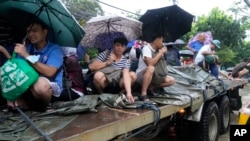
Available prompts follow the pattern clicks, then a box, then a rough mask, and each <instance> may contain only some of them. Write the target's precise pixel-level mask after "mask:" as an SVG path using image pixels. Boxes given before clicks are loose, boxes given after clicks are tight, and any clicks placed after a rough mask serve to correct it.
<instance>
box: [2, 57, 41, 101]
mask: <svg viewBox="0 0 250 141" xmlns="http://www.w3.org/2000/svg"><path fill="white" fill-rule="evenodd" d="M16 55H17V54H16V53H13V54H12V58H11V59H10V60H8V61H7V62H5V63H4V65H3V66H2V70H1V79H2V84H1V90H2V96H3V97H4V98H6V99H7V100H9V101H14V100H16V99H17V98H19V97H20V96H21V94H23V93H24V92H25V91H26V90H28V88H29V87H30V86H31V85H32V84H34V83H35V82H36V81H37V79H38V76H39V75H38V73H37V72H36V71H35V70H34V68H33V67H31V66H30V65H29V63H28V62H27V61H25V60H24V59H21V58H16Z"/></svg>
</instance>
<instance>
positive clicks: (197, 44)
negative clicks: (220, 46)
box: [189, 41, 204, 52]
mask: <svg viewBox="0 0 250 141" xmlns="http://www.w3.org/2000/svg"><path fill="white" fill-rule="evenodd" d="M203 45H204V43H201V42H199V41H194V42H192V43H190V44H189V46H190V47H191V48H192V49H194V50H195V51H196V52H198V51H199V50H200V49H201V47H202V46H203Z"/></svg>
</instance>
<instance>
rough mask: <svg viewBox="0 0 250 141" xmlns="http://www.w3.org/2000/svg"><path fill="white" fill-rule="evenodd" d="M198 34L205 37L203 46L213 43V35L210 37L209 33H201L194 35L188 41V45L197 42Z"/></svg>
mask: <svg viewBox="0 0 250 141" xmlns="http://www.w3.org/2000/svg"><path fill="white" fill-rule="evenodd" d="M200 34H204V35H205V40H204V45H207V44H210V43H211V42H212V41H213V35H212V33H211V31H207V32H201V33H198V34H196V35H195V36H194V37H193V38H192V39H190V40H189V42H188V45H189V44H191V43H192V42H194V41H197V40H199V35H200Z"/></svg>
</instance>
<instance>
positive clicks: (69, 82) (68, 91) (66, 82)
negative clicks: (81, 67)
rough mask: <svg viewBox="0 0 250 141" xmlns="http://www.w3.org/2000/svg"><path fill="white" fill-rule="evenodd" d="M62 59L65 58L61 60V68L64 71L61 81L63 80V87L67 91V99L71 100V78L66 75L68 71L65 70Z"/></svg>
mask: <svg viewBox="0 0 250 141" xmlns="http://www.w3.org/2000/svg"><path fill="white" fill-rule="evenodd" d="M64 59H65V57H64ZM64 61H65V60H63V66H62V68H63V73H64V75H65V77H63V81H64V83H65V87H66V89H67V93H68V95H69V100H70V101H71V100H72V97H71V91H70V88H71V87H72V80H71V79H70V78H69V76H68V72H67V70H66V66H65V63H64Z"/></svg>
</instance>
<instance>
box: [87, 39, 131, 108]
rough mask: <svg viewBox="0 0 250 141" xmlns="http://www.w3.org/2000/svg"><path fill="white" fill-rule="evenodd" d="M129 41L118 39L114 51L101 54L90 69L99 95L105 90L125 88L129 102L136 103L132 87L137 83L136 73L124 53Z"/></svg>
mask: <svg viewBox="0 0 250 141" xmlns="http://www.w3.org/2000/svg"><path fill="white" fill-rule="evenodd" d="M127 43H128V41H127V39H126V38H123V37H122V38H116V39H115V40H114V45H113V49H112V50H111V51H104V52H102V53H100V54H99V55H98V57H97V59H96V60H95V61H94V62H93V63H91V64H89V69H90V70H91V71H92V72H95V74H94V80H93V83H94V86H95V88H96V89H97V91H98V93H100V94H101V93H102V92H103V90H104V89H105V88H107V87H108V86H109V87H112V89H115V88H118V89H120V88H125V91H126V96H127V99H128V101H129V102H131V103H133V102H134V97H133V95H132V92H131V86H132V85H133V84H134V82H135V81H136V74H135V72H132V71H129V70H130V61H129V59H127V58H126V57H125V56H124V55H123V53H124V52H125V50H126V45H127Z"/></svg>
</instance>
